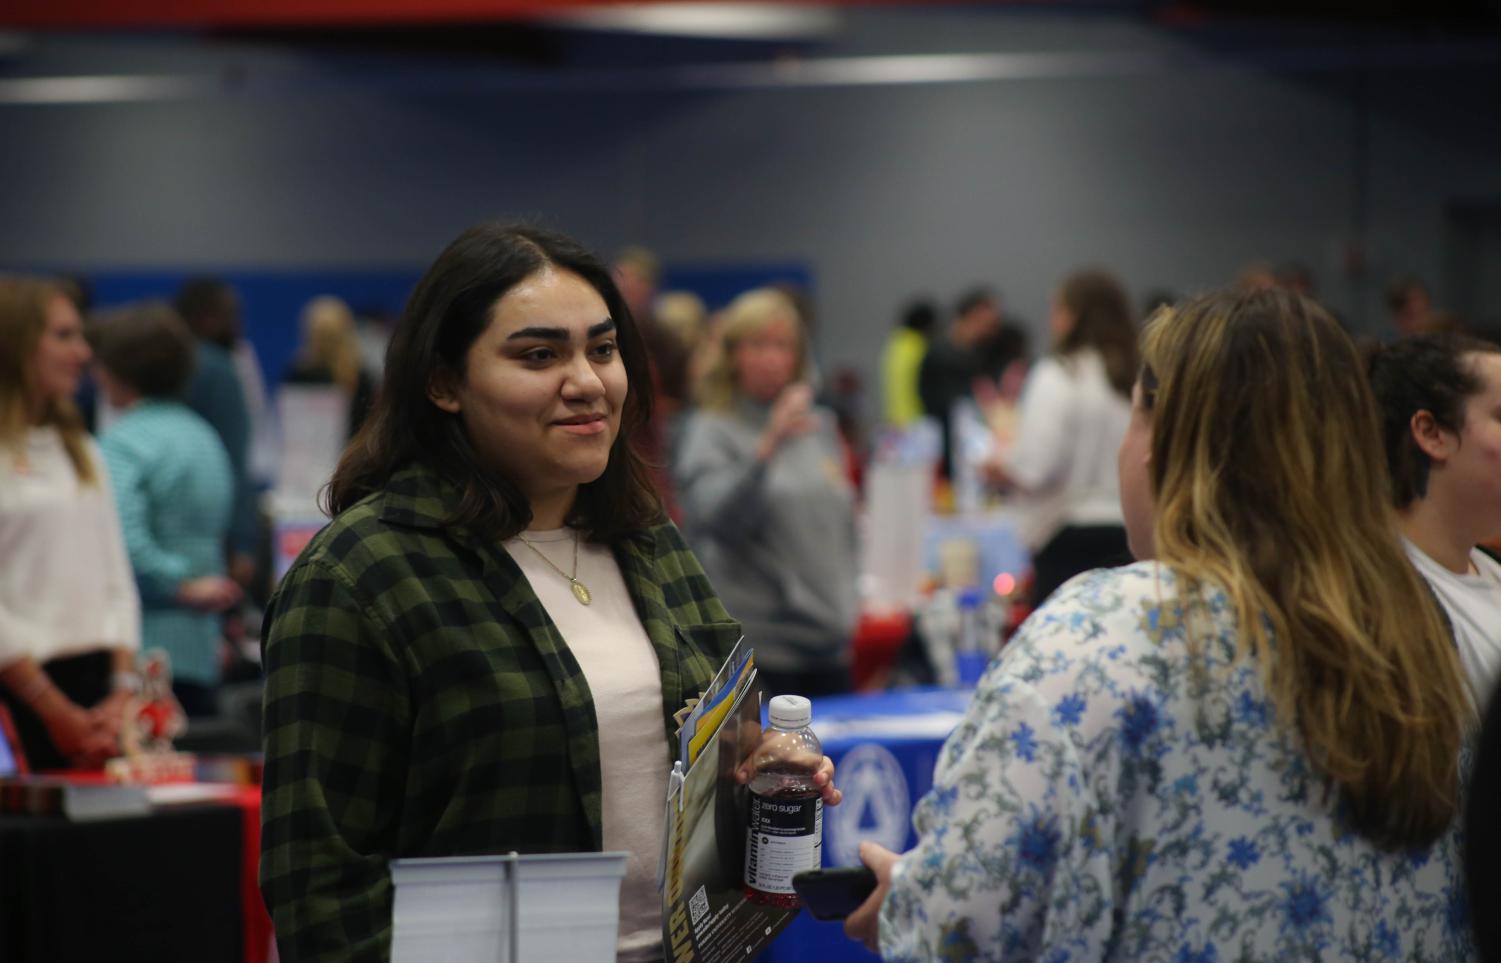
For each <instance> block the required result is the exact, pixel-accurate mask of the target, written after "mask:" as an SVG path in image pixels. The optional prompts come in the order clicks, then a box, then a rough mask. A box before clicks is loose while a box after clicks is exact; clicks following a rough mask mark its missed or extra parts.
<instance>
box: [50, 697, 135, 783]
mask: <svg viewBox="0 0 1501 963" xmlns="http://www.w3.org/2000/svg"><path fill="white" fill-rule="evenodd" d="M37 714H38V715H40V716H41V717H42V724H43V725H45V726H46V727H47V735H48V736H50V737H51V738H52V743H53V745H55V746H57V751H58V752H60V753H62V754H63V755H64V756H67V757H68V759H69V760H70V761H71V762H72V763H73V764H74V765H78V766H82V767H84V768H94V767H96V766H98V765H100V764H101V763H103V762H104V760H106V759H108V758H109V757H111V756H113V755H114V754H115V750H116V748H117V746H118V745H119V740H118V739H117V738H116V732H117V728H116V727H112V726H110V725H109V724H108V723H106V722H105V721H104V720H103V719H102V718H101V717H99V716H98V715H97V714H95V713H93V712H90V711H88V710H87V709H84V708H83V707H82V706H80V705H78V704H77V703H75V702H73V701H72V700H71V699H69V698H67V697H66V696H64V695H63V694H62V693H61V692H58V693H57V694H56V696H55V697H53V698H50V699H48V700H47V701H46V702H45V703H44V704H43V705H42V706H39V707H37Z"/></svg>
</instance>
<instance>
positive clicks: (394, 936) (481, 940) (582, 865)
mask: <svg viewBox="0 0 1501 963" xmlns="http://www.w3.org/2000/svg"><path fill="white" fill-rule="evenodd" d="M626 855H627V854H625V853H558V854H542V855H533V856H518V855H516V854H515V853H512V854H511V855H509V856H454V857H448V858H441V859H397V860H392V861H391V883H392V885H393V886H394V888H395V891H396V893H395V905H394V907H393V909H392V914H391V923H392V930H391V960H392V963H526V961H533V960H540V961H551V963H561V961H564V960H567V961H569V963H575V961H577V963H594V961H598V963H612V961H613V960H614V959H615V941H616V935H617V930H618V929H619V927H620V880H621V878H622V877H623V876H625V860H626ZM517 921H519V925H517Z"/></svg>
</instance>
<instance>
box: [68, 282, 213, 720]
mask: <svg viewBox="0 0 1501 963" xmlns="http://www.w3.org/2000/svg"><path fill="white" fill-rule="evenodd" d="M92 340H93V342H94V357H95V369H96V370H95V377H96V378H97V380H98V381H99V384H100V386H101V388H102V389H103V390H104V392H105V395H106V397H107V398H108V399H109V402H110V404H111V405H113V406H114V407H115V408H117V409H119V410H120V411H121V412H122V414H121V415H120V417H119V418H118V419H117V420H116V421H115V422H114V424H112V425H111V426H110V428H109V429H108V430H107V431H106V432H105V433H104V435H103V436H102V437H101V438H100V440H99V447H100V449H101V450H102V451H103V453H104V461H105V464H106V466H107V467H108V469H109V477H110V483H111V485H112V487H113V488H114V494H115V501H116V503H117V504H118V506H119V511H120V524H121V527H122V528H123V529H124V533H125V547H126V551H127V552H128V554H129V555H130V564H131V568H132V569H133V570H134V571H135V578H136V587H137V589H138V590H139V591H140V595H141V629H142V639H143V644H144V645H146V646H148V647H152V646H154V647H159V648H162V649H164V650H165V651H166V652H167V655H168V656H169V658H170V659H171V665H172V675H173V691H174V692H175V694H176V695H177V698H178V701H180V702H181V703H182V705H183V709H184V711H186V712H187V714H188V715H189V716H206V715H214V714H215V712H216V710H217V704H216V697H215V693H216V689H217V686H218V682H219V665H220V663H219V640H220V637H221V635H222V626H221V621H222V619H221V613H223V612H224V611H225V610H227V609H229V608H231V607H232V606H234V605H236V604H237V603H238V602H239V600H240V587H239V585H238V583H236V582H235V581H234V580H233V579H230V578H229V577H228V576H227V575H226V572H225V553H224V544H225V538H226V537H227V535H228V532H229V527H230V519H231V513H232V510H233V504H234V492H235V479H234V473H233V469H232V468H231V465H230V459H229V455H228V454H227V453H226V452H225V450H224V444H223V443H222V442H221V441H220V440H219V436H218V435H217V434H216V433H215V432H214V429H213V428H212V427H210V425H209V424H208V422H206V421H204V420H203V418H201V417H199V416H198V415H197V414H195V413H194V412H193V411H192V409H190V408H189V407H188V406H187V405H186V404H185V403H184V402H183V401H182V392H183V389H184V387H185V386H186V385H187V382H188V378H189V377H190V376H191V374H192V370H193V358H194V346H193V336H192V333H191V332H190V331H189V330H188V328H187V326H186V325H185V324H184V323H183V322H182V320H181V319H180V318H178V317H177V315H176V313H175V312H173V310H172V309H171V308H170V307H168V306H167V305H166V304H163V303H148V304H143V305H140V306H137V307H133V308H127V309H125V310H123V311H121V312H119V313H118V314H117V315H116V316H113V317H110V318H107V319H105V320H104V321H102V322H101V323H99V324H97V325H96V326H95V328H94V330H93V332H92Z"/></svg>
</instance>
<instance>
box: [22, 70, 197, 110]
mask: <svg viewBox="0 0 1501 963" xmlns="http://www.w3.org/2000/svg"><path fill="white" fill-rule="evenodd" d="M214 90H215V86H214V83H213V81H212V79H211V78H205V77H193V76H175V77H174V76H114V77H106V76H91V77H90V76H84V77H13V78H5V79H0V104H38V105H40V104H109V103H122V102H126V101H155V100H177V99H180V98H184V97H191V96H195V95H202V94H205V93H210V92H212V91H214Z"/></svg>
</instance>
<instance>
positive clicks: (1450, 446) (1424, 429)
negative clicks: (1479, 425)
mask: <svg viewBox="0 0 1501 963" xmlns="http://www.w3.org/2000/svg"><path fill="white" fill-rule="evenodd" d="M1407 425H1408V430H1410V431H1411V432H1412V440H1413V441H1414V442H1416V443H1417V446H1418V448H1420V449H1422V452H1423V454H1425V455H1427V456H1428V457H1429V458H1431V459H1432V460H1434V461H1448V460H1449V458H1450V457H1452V456H1453V454H1454V448H1455V444H1456V442H1457V439H1456V438H1455V437H1454V433H1453V432H1451V431H1445V430H1444V428H1443V426H1442V425H1440V424H1439V423H1438V421H1437V420H1436V419H1435V418H1434V417H1433V413H1432V412H1431V411H1427V410H1423V411H1419V412H1418V413H1417V414H1415V415H1413V416H1412V419H1411V420H1410V421H1408V423H1407Z"/></svg>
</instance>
